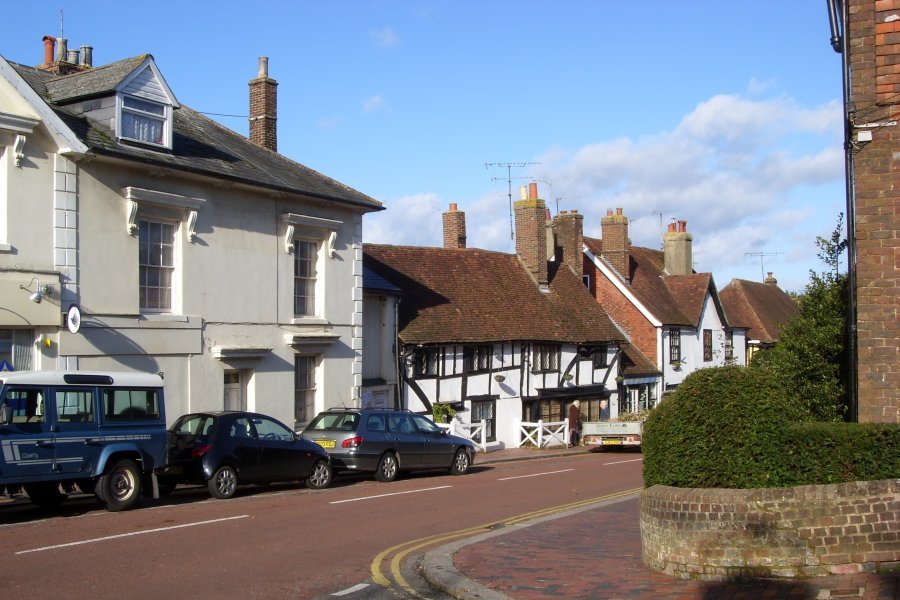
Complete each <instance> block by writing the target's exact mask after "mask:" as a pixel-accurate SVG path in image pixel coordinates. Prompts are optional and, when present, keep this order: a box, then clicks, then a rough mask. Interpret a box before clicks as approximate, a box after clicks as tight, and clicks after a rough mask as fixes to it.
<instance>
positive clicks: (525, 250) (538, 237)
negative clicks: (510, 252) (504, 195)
mask: <svg viewBox="0 0 900 600" xmlns="http://www.w3.org/2000/svg"><path fill="white" fill-rule="evenodd" d="M537 196H538V193H537V184H536V183H529V184H528V191H527V192H526V191H525V187H522V188H521V200H518V201H517V202H516V203H515V204H514V206H513V208H514V210H515V215H516V254H517V255H518V256H519V260H520V261H522V264H523V265H524V266H525V268H526V269H527V270H528V272H529V273H530V274H531V275H532V277H534V279H535V281H537V283H538V286H540V287H541V289H546V287H547V207H546V205H545V204H544V201H543V200H541V199H540V198H538V197H537Z"/></svg>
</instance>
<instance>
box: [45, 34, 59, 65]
mask: <svg viewBox="0 0 900 600" xmlns="http://www.w3.org/2000/svg"><path fill="white" fill-rule="evenodd" d="M42 41H43V42H44V64H45V65H49V64H52V63H53V60H54V59H53V55H54V54H55V53H56V38H55V37H53V36H52V35H45V36H44V37H43V38H42Z"/></svg>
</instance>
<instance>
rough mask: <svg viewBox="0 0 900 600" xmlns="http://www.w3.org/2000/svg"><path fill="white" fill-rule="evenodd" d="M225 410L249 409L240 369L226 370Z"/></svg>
mask: <svg viewBox="0 0 900 600" xmlns="http://www.w3.org/2000/svg"><path fill="white" fill-rule="evenodd" d="M225 410H247V407H246V405H245V404H244V394H243V392H242V390H241V374H240V372H238V371H225Z"/></svg>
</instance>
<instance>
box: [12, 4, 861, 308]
mask: <svg viewBox="0 0 900 600" xmlns="http://www.w3.org/2000/svg"><path fill="white" fill-rule="evenodd" d="M4 4H5V6H4V7H3V13H4V20H5V21H6V23H7V25H8V26H7V27H6V28H5V29H4V35H3V40H2V42H0V54H2V55H3V56H4V57H5V58H7V59H8V60H12V61H16V62H21V63H25V64H38V63H40V62H41V61H42V56H43V47H42V43H41V37H42V36H43V35H54V36H58V35H59V33H60V8H62V9H63V11H64V33H65V37H66V38H67V39H68V41H69V47H70V48H78V47H79V46H81V45H90V46H92V47H93V56H94V64H95V65H100V64H105V63H108V62H112V61H115V60H119V59H122V58H126V57H129V56H135V55H139V54H143V53H150V54H152V55H153V56H154V58H155V59H156V61H157V64H158V66H159V67H160V70H161V72H162V74H163V76H164V77H165V78H166V80H167V82H168V83H169V85H170V87H171V88H172V90H173V91H174V92H175V94H176V96H177V98H178V100H179V101H180V102H181V103H183V104H186V105H187V106H190V107H191V108H193V109H194V110H198V111H201V112H205V113H216V115H236V116H216V115H211V116H212V117H213V118H215V119H216V120H218V121H220V122H222V123H223V124H225V125H226V126H228V127H230V128H232V129H234V130H235V131H238V132H239V133H242V134H246V133H247V118H246V115H247V112H248V108H247V106H248V91H247V90H248V88H247V82H248V81H249V80H250V79H252V78H254V77H255V76H256V72H257V60H258V57H260V56H267V57H269V74H270V76H271V77H272V78H274V79H276V80H277V81H278V83H279V86H278V103H279V105H278V108H279V113H278V144H279V151H280V152H282V153H283V154H285V155H287V156H289V157H291V158H292V159H294V160H296V161H298V162H301V163H303V164H305V165H307V166H309V167H311V168H314V169H316V170H318V171H321V172H322V173H324V174H326V175H328V176H330V177H333V178H335V179H337V180H339V181H341V182H343V183H345V184H347V185H350V186H351V187H354V188H356V189H358V190H360V191H361V192H364V193H366V194H369V195H370V196H372V197H374V198H376V199H378V200H380V201H381V202H383V203H384V204H385V206H386V207H387V210H385V211H383V212H381V213H379V214H377V215H368V216H366V217H365V220H364V239H365V241H367V242H381V243H395V244H414V245H431V246H437V245H440V244H441V242H442V238H441V212H442V211H444V210H446V209H447V208H448V206H449V204H450V203H451V202H454V203H457V204H458V205H459V208H460V210H464V211H465V212H466V218H467V227H468V243H469V246H470V247H481V248H489V249H493V250H499V251H505V252H510V251H514V242H513V241H512V240H511V239H510V223H509V199H508V195H507V194H508V186H507V180H506V177H507V169H505V168H498V167H496V166H485V165H486V163H494V164H496V163H519V162H527V163H540V164H534V165H529V166H527V167H522V168H513V169H511V175H512V176H513V177H514V178H515V179H513V181H512V186H513V199H514V200H515V199H516V198H517V196H518V191H517V188H518V186H520V185H524V184H527V183H528V182H529V181H537V182H538V184H539V189H540V196H541V197H542V198H544V199H545V200H546V201H547V204H548V207H549V208H550V209H551V211H552V212H553V213H554V214H555V213H556V211H557V210H572V209H577V210H578V211H579V212H581V213H583V214H584V215H585V233H586V234H587V235H590V236H594V237H599V236H600V219H601V217H602V216H603V215H604V214H606V211H607V209H614V208H619V207H621V208H623V209H624V213H625V214H626V215H627V216H628V217H629V218H630V221H631V231H630V232H631V239H632V243H633V244H636V245H641V246H647V247H651V248H657V247H659V245H660V232H661V226H662V227H663V228H664V227H665V225H666V224H667V223H668V222H669V221H670V220H671V219H684V220H686V221H687V223H688V231H690V232H691V233H692V234H693V237H694V254H695V256H694V258H695V268H696V269H697V270H698V271H703V272H711V273H713V275H714V277H715V280H716V282H717V284H718V285H719V287H723V286H724V285H725V284H727V283H728V282H729V281H730V280H731V279H732V278H741V279H750V280H754V281H759V280H761V278H762V274H763V271H766V272H767V271H772V272H774V274H775V276H776V277H777V278H778V280H779V284H780V285H781V287H783V288H784V289H787V290H793V291H800V290H802V288H803V286H804V285H805V284H806V282H807V281H808V273H809V270H810V269H814V270H816V271H821V270H824V265H822V264H821V263H820V262H819V261H818V259H817V258H816V247H815V243H814V242H815V238H816V236H817V235H821V236H827V235H829V234H830V232H831V231H832V230H833V229H834V226H835V223H836V222H837V215H838V213H840V212H843V211H844V207H845V199H844V183H843V175H844V172H843V153H842V148H841V146H842V137H843V135H842V124H841V123H842V121H841V72H840V56H839V55H838V54H836V53H834V52H833V51H832V49H831V47H830V45H829V37H830V32H829V29H828V15H827V11H826V7H825V3H824V2H822V1H820V0H791V1H788V2H785V1H784V0H753V1H752V2H751V1H744V2H722V1H721V0H718V1H711V0H710V1H704V0H692V1H690V2H671V0H669V1H662V0H660V1H657V0H643V1H641V2H633V3H631V2H629V3H623V2H607V1H601V0H595V1H559V0H557V1H552V2H551V1H549V0H547V1H537V0H516V1H515V2H514V1H511V0H509V1H503V2H501V1H489V0H488V1H478V2H476V1H467V0H452V1H450V0H448V1H415V0H410V1H405V2H399V1H388V0H358V1H350V0H346V1H343V2H325V1H321V2H318V1H317V2H310V1H300V0H297V1H294V2H287V1H285V2H264V1H261V2H256V3H249V2H232V1H228V0H219V1H216V2H207V1H205V0H194V1H191V2H170V1H169V0H158V1H157V2H155V3H153V10H152V11H151V13H148V12H146V11H144V10H141V11H138V12H137V13H136V14H135V15H134V18H133V19H131V18H129V17H128V16H127V10H125V5H122V4H121V3H119V2H89V1H81V2H78V3H67V2H52V3H51V2H44V1H35V2H29V3H24V2H20V3H8V2H7V3H4ZM145 8H146V7H145ZM10 24H14V26H9V25H10ZM760 253H762V254H765V255H766V256H764V257H762V260H761V257H760V256H759V254H760ZM761 263H762V264H761Z"/></svg>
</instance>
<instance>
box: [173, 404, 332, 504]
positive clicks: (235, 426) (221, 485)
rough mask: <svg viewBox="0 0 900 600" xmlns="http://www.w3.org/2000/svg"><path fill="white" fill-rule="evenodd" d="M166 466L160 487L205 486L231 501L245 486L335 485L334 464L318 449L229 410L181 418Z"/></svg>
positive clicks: (265, 420) (269, 421) (261, 419)
mask: <svg viewBox="0 0 900 600" xmlns="http://www.w3.org/2000/svg"><path fill="white" fill-rule="evenodd" d="M167 458H168V462H167V464H166V466H165V467H164V468H163V469H161V470H160V471H159V472H158V477H159V480H160V486H161V487H162V488H163V489H164V490H171V489H172V488H174V487H175V485H176V484H178V483H194V484H200V485H206V486H207V487H208V488H209V493H210V494H212V495H213V496H214V497H216V498H231V497H232V496H234V494H235V492H236V491H237V486H238V485H240V484H244V483H256V484H263V485H265V484H268V483H272V482H276V481H301V482H305V483H306V487H309V488H312V489H321V488H325V487H328V485H329V484H330V483H331V475H332V472H331V460H330V458H329V456H328V454H327V453H326V452H325V450H323V449H322V448H321V447H320V446H318V445H317V444H314V443H312V442H309V441H307V440H304V439H301V438H300V437H299V436H298V435H297V434H295V433H294V432H293V431H291V430H290V429H289V428H288V427H287V426H286V425H284V424H283V423H281V422H280V421H278V420H276V419H273V418H272V417H269V416H266V415H261V414H258V413H250V412H239V411H225V412H202V413H192V414H187V415H184V416H182V417H179V419H178V420H177V421H175V424H174V425H173V426H172V428H171V429H169V439H168V448H167Z"/></svg>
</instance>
